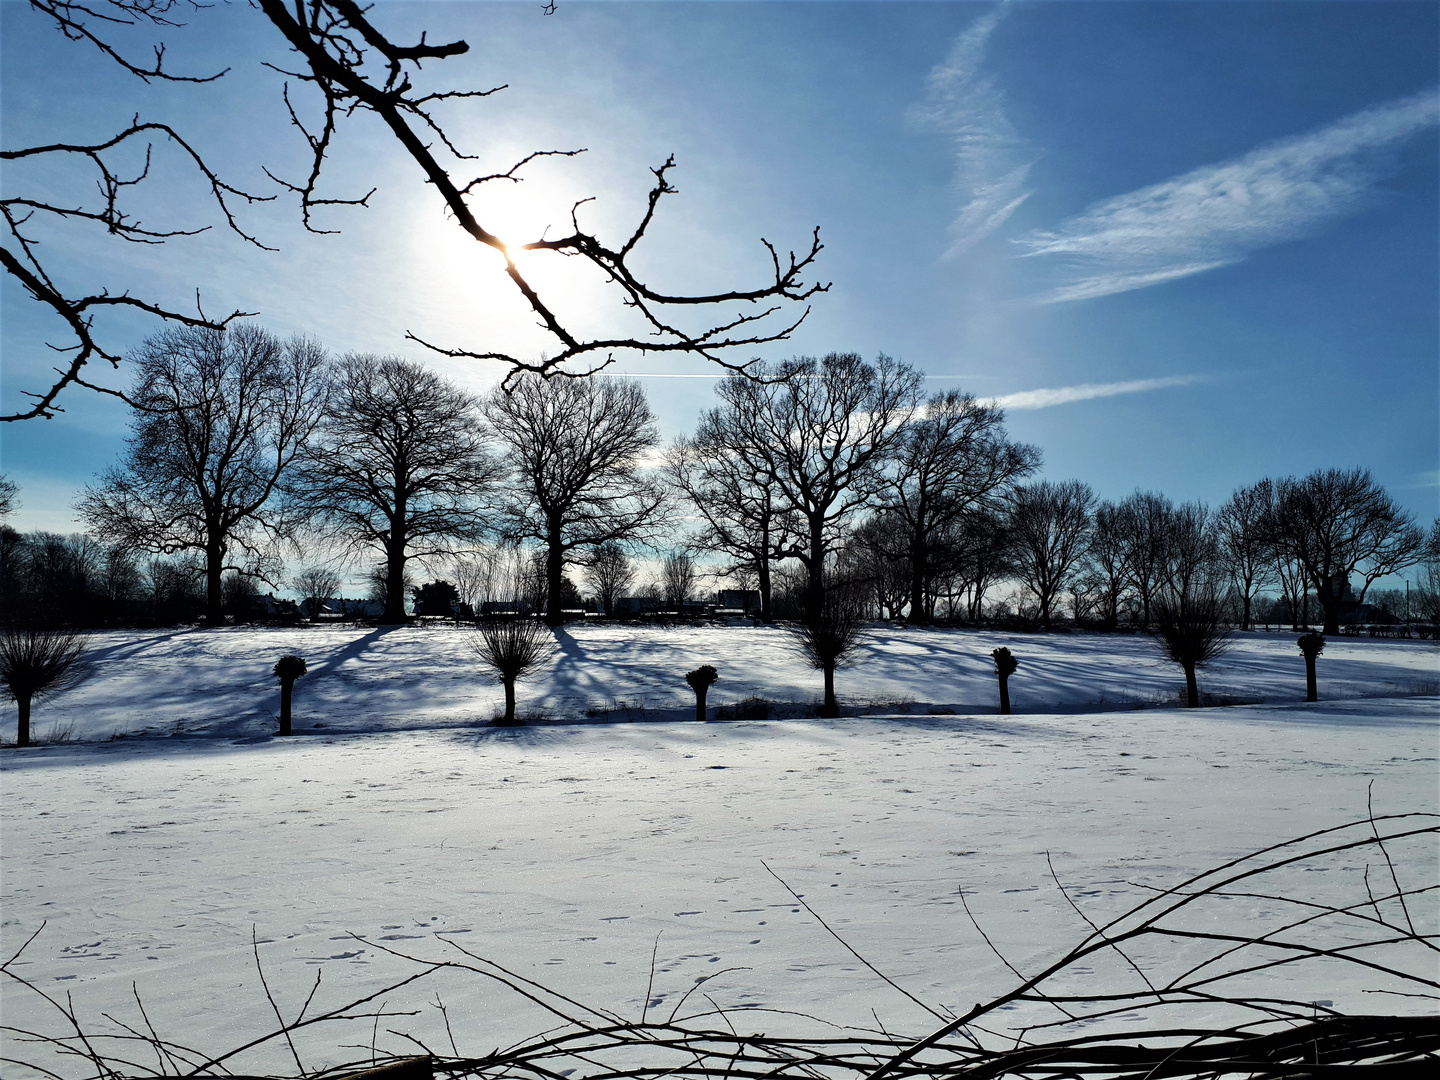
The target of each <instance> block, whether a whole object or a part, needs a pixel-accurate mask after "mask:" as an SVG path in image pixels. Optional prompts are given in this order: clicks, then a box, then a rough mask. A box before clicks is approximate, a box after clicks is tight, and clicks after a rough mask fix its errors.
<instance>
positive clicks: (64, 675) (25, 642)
mask: <svg viewBox="0 0 1440 1080" xmlns="http://www.w3.org/2000/svg"><path fill="white" fill-rule="evenodd" d="M85 645H86V637H85V635H84V634H82V633H80V632H79V631H77V630H70V629H54V628H43V627H33V626H32V627H15V626H7V627H5V628H4V629H3V630H0V681H3V682H4V683H5V688H6V689H7V690H8V691H9V694H10V697H11V698H12V699H13V700H14V702H15V705H16V707H17V708H18V710H19V720H18V724H17V727H16V731H15V745H16V746H29V745H30V706H31V703H32V702H33V701H34V700H35V699H36V698H41V697H46V696H48V695H50V694H56V693H59V692H60V691H61V690H65V689H68V688H69V687H71V686H74V685H75V684H76V683H78V682H79V681H80V680H81V679H82V678H84V676H85V674H86V669H85V667H84V665H83V664H81V662H80V661H81V658H82V657H83V656H84V655H85Z"/></svg>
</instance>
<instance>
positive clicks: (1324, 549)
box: [1275, 469, 1425, 634]
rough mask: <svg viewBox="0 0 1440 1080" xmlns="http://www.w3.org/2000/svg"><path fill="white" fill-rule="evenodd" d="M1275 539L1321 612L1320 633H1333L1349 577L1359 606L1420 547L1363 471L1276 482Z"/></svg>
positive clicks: (1410, 523)
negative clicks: (1356, 583)
mask: <svg viewBox="0 0 1440 1080" xmlns="http://www.w3.org/2000/svg"><path fill="white" fill-rule="evenodd" d="M1275 536H1276V539H1277V541H1278V543H1279V544H1280V545H1281V546H1282V547H1283V549H1284V551H1285V552H1286V554H1288V555H1289V556H1290V557H1292V558H1293V559H1295V561H1296V562H1298V563H1299V564H1300V565H1301V566H1302V567H1303V568H1304V570H1305V576H1306V578H1307V579H1308V581H1309V584H1310V586H1311V588H1313V589H1314V590H1315V598H1316V599H1317V600H1318V601H1319V602H1320V607H1321V609H1322V610H1323V611H1324V612H1325V628H1324V631H1323V632H1324V633H1326V634H1338V633H1339V632H1340V605H1341V603H1342V601H1343V600H1344V599H1345V598H1346V590H1347V588H1348V587H1349V584H1350V576H1351V575H1352V574H1359V575H1360V577H1361V579H1362V580H1363V581H1364V584H1363V585H1362V586H1361V587H1360V592H1359V594H1358V595H1357V597H1356V599H1357V601H1359V602H1361V603H1363V602H1364V600H1365V593H1366V591H1368V590H1369V588H1370V585H1371V584H1372V583H1373V582H1374V581H1375V580H1376V579H1377V578H1381V577H1384V576H1385V575H1386V574H1393V573H1396V572H1397V571H1400V570H1403V569H1405V568H1406V567H1407V566H1412V565H1414V563H1415V562H1416V560H1417V559H1418V558H1419V557H1420V552H1421V549H1422V547H1423V544H1424V540H1425V536H1424V533H1422V532H1421V531H1420V529H1419V528H1418V527H1417V526H1416V525H1415V521H1414V519H1413V518H1412V517H1411V516H1410V514H1409V513H1407V512H1406V511H1405V510H1403V509H1402V508H1401V507H1400V506H1399V505H1397V504H1396V503H1395V501H1394V500H1393V499H1391V498H1390V496H1389V495H1388V494H1386V492H1385V489H1384V488H1382V487H1381V486H1380V485H1379V484H1377V483H1376V482H1375V480H1374V478H1373V477H1371V475H1370V471H1369V470H1368V469H1349V470H1345V469H1319V470H1317V471H1315V472H1313V473H1311V474H1310V475H1309V476H1307V477H1304V478H1303V479H1300V480H1296V479H1294V478H1287V479H1284V480H1281V481H1280V482H1279V484H1278V485H1277V490H1276V499H1275Z"/></svg>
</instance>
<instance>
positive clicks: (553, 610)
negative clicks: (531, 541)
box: [545, 522, 565, 626]
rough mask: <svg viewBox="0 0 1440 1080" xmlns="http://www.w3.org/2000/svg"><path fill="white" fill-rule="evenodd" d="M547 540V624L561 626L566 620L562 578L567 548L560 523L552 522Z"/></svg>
mask: <svg viewBox="0 0 1440 1080" xmlns="http://www.w3.org/2000/svg"><path fill="white" fill-rule="evenodd" d="M548 531H549V536H548V537H547V538H546V542H545V593H546V596H545V625H546V626H559V625H561V624H562V623H564V621H565V616H564V615H563V614H561V611H560V579H561V578H562V577H563V576H564V572H565V549H564V548H563V547H561V546H560V524H559V522H551V523H550V527H549V530H548Z"/></svg>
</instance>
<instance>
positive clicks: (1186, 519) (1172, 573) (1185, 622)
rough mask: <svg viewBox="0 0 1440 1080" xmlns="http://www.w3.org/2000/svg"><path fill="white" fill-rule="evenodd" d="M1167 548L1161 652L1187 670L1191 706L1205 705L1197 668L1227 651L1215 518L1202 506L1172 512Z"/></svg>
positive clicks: (1157, 609)
mask: <svg viewBox="0 0 1440 1080" xmlns="http://www.w3.org/2000/svg"><path fill="white" fill-rule="evenodd" d="M1166 517H1167V523H1166V526H1165V534H1164V539H1163V543H1162V544H1161V549H1162V551H1163V567H1164V569H1163V575H1164V576H1163V578H1162V580H1161V586H1160V588H1159V590H1158V591H1157V592H1156V594H1155V596H1154V597H1153V598H1152V602H1151V608H1150V613H1151V620H1152V624H1153V625H1152V631H1151V632H1152V633H1154V634H1155V636H1156V639H1157V640H1158V641H1159V642H1160V645H1161V649H1162V651H1163V652H1164V653H1165V655H1166V656H1168V657H1169V658H1170V659H1171V660H1173V661H1174V662H1175V663H1177V664H1179V665H1180V667H1181V668H1182V669H1183V670H1184V672H1185V699H1186V704H1187V705H1189V706H1190V707H1192V708H1193V707H1195V706H1197V705H1199V704H1200V691H1199V688H1198V686H1197V684H1196V680H1195V669H1196V668H1198V667H1204V666H1205V665H1206V664H1208V663H1209V662H1210V661H1212V660H1214V659H1215V658H1216V657H1217V656H1219V655H1220V654H1221V653H1223V652H1224V651H1225V649H1226V648H1227V646H1228V640H1229V629H1228V628H1227V626H1226V618H1225V602H1224V588H1223V585H1222V583H1221V582H1222V579H1223V574H1224V572H1223V570H1222V569H1221V567H1220V565H1219V561H1218V545H1217V542H1216V532H1215V528H1214V522H1213V518H1212V516H1211V515H1210V514H1209V512H1208V511H1207V510H1206V508H1205V506H1204V505H1203V504H1202V503H1186V504H1184V505H1182V506H1179V507H1175V508H1172V509H1171V510H1170V511H1169V512H1168V513H1167V515H1166Z"/></svg>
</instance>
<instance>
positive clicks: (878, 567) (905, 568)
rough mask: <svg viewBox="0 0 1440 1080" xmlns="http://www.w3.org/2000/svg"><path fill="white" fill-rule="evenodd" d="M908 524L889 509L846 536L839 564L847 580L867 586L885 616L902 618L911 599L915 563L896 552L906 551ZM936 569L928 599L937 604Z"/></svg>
mask: <svg viewBox="0 0 1440 1080" xmlns="http://www.w3.org/2000/svg"><path fill="white" fill-rule="evenodd" d="M905 546H906V532H905V524H904V522H903V521H901V520H900V519H899V518H897V517H896V516H895V515H894V514H893V513H891V512H890V511H889V510H888V509H881V510H880V511H878V512H877V513H874V514H871V515H870V516H869V517H868V518H866V519H865V520H864V521H862V522H861V523H860V524H859V525H857V526H856V527H855V528H854V529H852V530H850V532H849V534H848V535H847V536H846V537H845V539H844V542H843V544H842V546H841V548H840V550H839V552H838V553H837V554H838V556H839V557H838V559H837V567H838V570H839V576H840V577H841V579H843V580H848V581H851V582H854V583H856V584H858V585H863V586H864V588H865V592H866V594H867V595H868V596H869V598H870V599H871V600H873V601H874V604H875V608H876V609H877V611H878V614H879V616H880V618H882V619H899V618H901V617H902V616H903V615H904V613H905V609H906V605H907V604H908V603H909V602H910V583H911V573H910V570H911V564H910V562H909V561H908V560H907V559H906V558H905V557H904V556H903V555H899V554H896V553H897V552H902V551H904V550H905ZM938 570H939V567H936V568H935V572H932V573H930V574H929V575H928V576H927V579H926V583H925V584H926V588H925V595H924V600H925V604H926V605H927V607H929V608H931V609H933V608H934V605H935V577H936V574H937V573H938Z"/></svg>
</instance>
